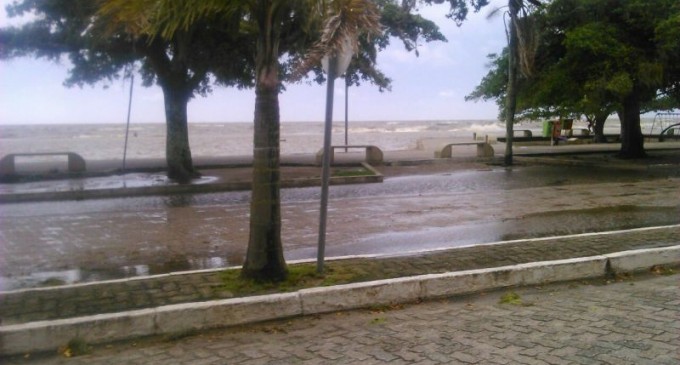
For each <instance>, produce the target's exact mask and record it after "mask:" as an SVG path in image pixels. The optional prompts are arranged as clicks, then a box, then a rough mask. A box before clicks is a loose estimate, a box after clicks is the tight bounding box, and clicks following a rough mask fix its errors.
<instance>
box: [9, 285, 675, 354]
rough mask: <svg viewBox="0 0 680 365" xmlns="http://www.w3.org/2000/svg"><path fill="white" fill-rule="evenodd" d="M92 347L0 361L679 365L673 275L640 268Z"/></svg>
mask: <svg viewBox="0 0 680 365" xmlns="http://www.w3.org/2000/svg"><path fill="white" fill-rule="evenodd" d="M603 284H604V282H603V279H601V280H593V281H591V282H590V283H587V282H573V283H564V284H554V285H548V286H544V287H530V288H519V289H515V290H514V292H513V293H516V294H517V295H518V296H519V301H520V302H521V303H519V304H500V298H502V297H503V296H505V295H507V294H508V293H510V292H507V291H501V292H490V293H482V294H477V295H473V296H468V297H461V298H453V299H447V300H441V301H433V302H425V303H420V304H413V305H406V306H403V307H396V308H375V309H373V310H364V311H352V312H345V313H337V314H329V315H322V316H317V317H309V318H297V319H291V320H288V321H277V322H270V323H265V324H259V325H252V326H247V327H243V328H233V329H226V330H219V331H209V332H204V333H200V334H197V335H193V336H186V337H178V338H174V339H170V338H163V339H159V338H156V339H150V340H142V341H136V342H126V343H119V344H114V345H109V346H102V347H97V348H94V349H93V350H92V352H91V353H90V354H88V355H84V356H80V357H74V358H70V359H66V358H64V357H63V356H62V355H50V356H49V357H31V356H28V357H25V358H21V357H20V358H13V359H6V362H5V364H7V365H16V364H24V363H31V364H73V365H75V364H88V365H94V364H164V365H171V364H362V365H366V364H383V363H389V364H616V365H625V364H660V365H662V364H678V363H680V352H678V344H680V321H679V320H678V319H680V311H679V309H680V291H679V289H680V288H679V287H678V286H679V285H678V276H677V275H671V276H651V275H649V274H643V275H640V276H639V277H637V278H636V279H630V278H629V279H627V280H623V281H619V282H616V283H609V284H608V285H603Z"/></svg>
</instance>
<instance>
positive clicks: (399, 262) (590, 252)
mask: <svg viewBox="0 0 680 365" xmlns="http://www.w3.org/2000/svg"><path fill="white" fill-rule="evenodd" d="M678 237H680V225H676V226H670V227H665V228H664V227H662V228H655V229H644V230H633V231H626V232H619V233H613V234H593V235H578V236H572V237H564V238H550V239H541V240H523V241H518V242H511V243H505V244H500V245H485V246H474V247H466V248H459V249H452V250H446V251H437V252H431V253H424V254H421V255H419V256H401V257H386V258H381V259H349V260H340V261H333V262H329V263H328V264H327V267H328V269H329V270H333V269H342V270H341V271H343V272H347V271H353V272H355V273H356V276H357V277H361V278H362V279H363V280H365V281H368V280H377V279H385V278H395V277H403V276H412V275H422V274H433V273H441V272H451V271H460V270H471V269H481V268H489V267H499V266H506V265H513V264H520V263H528V262H538V261H548V260H559V259H567V258H574V257H587V256H595V255H600V254H606V253H612V252H619V251H625V250H631V249H639V248H652V247H664V246H672V245H677V244H678V242H679V241H678ZM347 267H349V268H350V269H344V268H347ZM232 296H233V294H232V293H230V292H229V291H227V290H225V289H224V282H223V281H222V276H221V275H220V272H219V271H213V272H204V273H194V274H183V275H171V276H160V277H154V278H145V279H138V280H127V281H119V282H101V283H93V284H90V285H85V286H65V287H55V288H52V289H46V290H45V289H42V290H41V289H37V290H26V291H18V292H6V293H4V295H3V298H2V300H0V313H2V323H3V324H5V325H7V324H12V323H22V322H29V321H37V320H46V319H57V318H68V317H75V316H82V315H90V314H99V313H108V312H117V311H124V310H130V309H139V308H147V307H156V306H161V305H166V304H176V303H184V302H192V301H205V300H211V299H220V298H230V297H232Z"/></svg>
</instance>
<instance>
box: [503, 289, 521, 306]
mask: <svg viewBox="0 0 680 365" xmlns="http://www.w3.org/2000/svg"><path fill="white" fill-rule="evenodd" d="M499 303H500V304H512V305H522V298H520V296H519V294H517V293H515V292H514V291H511V292H508V293H505V294H503V296H501V299H500V301H499Z"/></svg>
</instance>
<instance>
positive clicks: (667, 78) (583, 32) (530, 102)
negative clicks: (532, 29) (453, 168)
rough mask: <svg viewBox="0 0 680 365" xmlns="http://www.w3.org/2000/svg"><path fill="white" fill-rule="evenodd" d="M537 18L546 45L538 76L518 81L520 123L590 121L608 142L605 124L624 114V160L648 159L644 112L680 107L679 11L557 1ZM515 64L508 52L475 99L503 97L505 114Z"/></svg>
mask: <svg viewBox="0 0 680 365" xmlns="http://www.w3.org/2000/svg"><path fill="white" fill-rule="evenodd" d="M534 16H535V17H536V21H537V23H538V24H540V26H539V29H541V31H540V34H539V36H540V43H539V47H538V50H537V53H536V58H535V60H534V61H535V62H534V69H535V71H534V72H533V73H532V74H531V75H528V76H525V75H521V76H520V78H519V80H518V85H519V90H518V108H519V110H520V116H521V117H524V118H536V117H548V116H554V115H560V116H565V115H580V114H585V115H586V116H587V117H588V118H589V120H591V121H592V122H593V123H594V130H595V136H596V138H597V139H598V140H600V141H602V138H603V136H602V128H603V126H604V121H605V120H606V119H607V117H608V116H609V115H610V114H611V113H612V112H614V111H619V112H620V113H619V114H620V116H621V123H622V124H621V127H622V132H621V136H622V147H621V151H620V155H621V156H622V157H641V156H643V155H644V149H643V147H642V143H643V142H642V133H641V131H640V117H639V115H640V112H641V111H642V112H644V111H650V110H663V109H668V108H673V107H677V106H678V105H679V104H680V98H678V97H677V88H678V77H680V76H679V75H678V72H677V69H678V67H677V64H678V60H679V59H680V58H679V57H678V56H679V53H678V42H677V39H678V36H679V34H678V32H679V31H680V27H676V26H673V25H674V24H675V25H677V22H678V20H677V19H678V4H674V3H673V2H672V1H663V0H659V1H650V2H636V1H623V2H622V1H604V0H602V1H597V0H596V1H580V0H555V1H553V2H552V3H550V5H549V6H548V7H547V9H546V11H544V12H539V13H536V14H534ZM631 32H632V33H635V34H632V33H631ZM507 59H508V57H507V54H506V53H505V52H504V53H503V54H501V55H500V56H498V55H493V56H491V61H492V62H491V70H490V71H489V74H487V76H485V78H484V79H483V80H482V82H481V83H480V85H479V86H478V87H477V88H476V89H475V91H473V93H472V94H471V95H469V96H468V99H479V98H483V99H489V98H496V99H497V101H498V102H499V106H501V109H502V110H504V108H506V107H507V106H506V98H505V95H503V86H502V83H503V78H504V77H505V76H504V75H507V73H508V71H507V69H508V66H507V63H508V60H507ZM635 85H637V86H635ZM626 110H627V112H626Z"/></svg>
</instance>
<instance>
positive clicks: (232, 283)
mask: <svg viewBox="0 0 680 365" xmlns="http://www.w3.org/2000/svg"><path fill="white" fill-rule="evenodd" d="M220 275H221V279H222V286H221V287H220V289H221V290H224V291H228V292H230V293H231V294H233V295H234V296H237V297H238V296H250V295H263V294H271V293H287V292H293V291H296V290H300V289H305V288H313V287H319V286H331V285H339V284H348V283H355V282H359V281H365V280H366V279H368V277H367V275H366V273H365V272H364V271H362V270H360V269H356V268H353V267H349V266H346V265H332V264H327V265H325V271H324V273H323V274H319V273H317V272H316V264H298V265H290V266H288V278H287V279H286V280H285V281H282V282H267V281H257V280H252V279H244V278H242V277H241V271H240V270H227V271H223V272H222V273H221V274H220Z"/></svg>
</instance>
